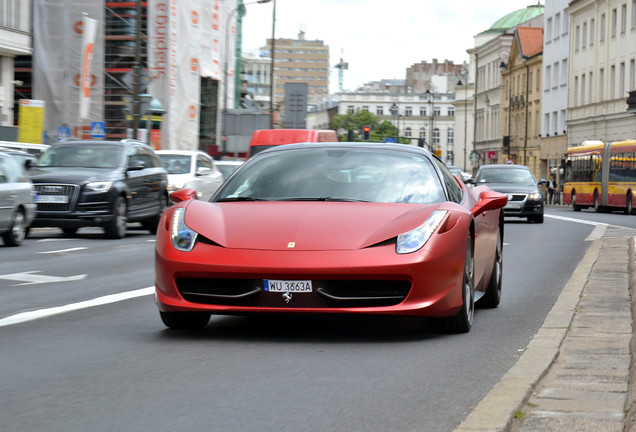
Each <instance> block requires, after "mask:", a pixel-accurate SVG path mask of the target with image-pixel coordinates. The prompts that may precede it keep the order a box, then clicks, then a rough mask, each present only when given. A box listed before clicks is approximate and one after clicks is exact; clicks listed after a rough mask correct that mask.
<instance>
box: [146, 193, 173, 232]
mask: <svg viewBox="0 0 636 432" xmlns="http://www.w3.org/2000/svg"><path fill="white" fill-rule="evenodd" d="M166 208H168V197H167V196H166V195H161V199H160V201H159V214H157V215H155V216H152V217H151V218H148V219H146V220H144V221H143V222H142V223H141V226H142V227H143V228H144V229H147V230H148V231H150V234H153V235H154V234H157V228H158V227H159V221H160V220H161V215H162V214H163V212H164V211H165V210H166Z"/></svg>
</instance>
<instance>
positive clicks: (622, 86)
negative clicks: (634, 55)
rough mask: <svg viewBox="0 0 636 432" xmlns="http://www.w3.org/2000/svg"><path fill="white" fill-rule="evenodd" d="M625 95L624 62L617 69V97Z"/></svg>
mask: <svg viewBox="0 0 636 432" xmlns="http://www.w3.org/2000/svg"><path fill="white" fill-rule="evenodd" d="M624 95H625V62H621V64H620V66H619V68H618V97H623V96H624Z"/></svg>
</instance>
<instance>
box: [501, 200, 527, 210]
mask: <svg viewBox="0 0 636 432" xmlns="http://www.w3.org/2000/svg"><path fill="white" fill-rule="evenodd" d="M522 204H523V202H521V201H513V202H510V201H508V204H506V206H505V207H504V209H507V208H509V209H520V208H521V205H522Z"/></svg>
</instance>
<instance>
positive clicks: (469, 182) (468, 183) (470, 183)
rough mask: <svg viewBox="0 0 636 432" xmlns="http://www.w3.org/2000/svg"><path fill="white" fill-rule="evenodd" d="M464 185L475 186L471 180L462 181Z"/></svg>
mask: <svg viewBox="0 0 636 432" xmlns="http://www.w3.org/2000/svg"><path fill="white" fill-rule="evenodd" d="M464 183H466V184H467V185H471V186H475V180H474V179H472V178H469V179H466V180H464Z"/></svg>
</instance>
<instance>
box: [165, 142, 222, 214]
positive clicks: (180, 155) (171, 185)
mask: <svg viewBox="0 0 636 432" xmlns="http://www.w3.org/2000/svg"><path fill="white" fill-rule="evenodd" d="M157 155H158V156H159V159H161V163H162V164H163V167H164V168H165V169H166V171H167V172H168V192H169V193H170V192H174V191H176V190H178V189H183V188H190V189H194V190H195V191H197V197H198V199H201V200H205V201H207V200H209V199H210V198H211V197H212V195H214V192H216V191H217V189H218V188H219V186H221V184H222V183H223V174H221V171H219V170H218V169H217V167H216V163H215V161H214V159H212V157H211V156H210V155H208V154H206V153H204V152H202V151H200V150H157Z"/></svg>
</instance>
